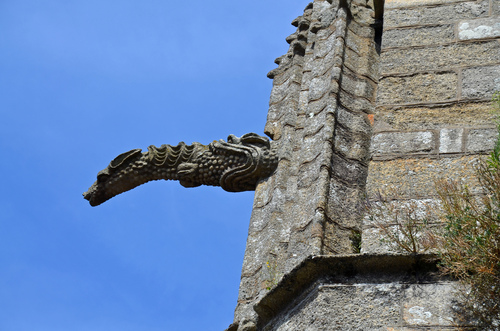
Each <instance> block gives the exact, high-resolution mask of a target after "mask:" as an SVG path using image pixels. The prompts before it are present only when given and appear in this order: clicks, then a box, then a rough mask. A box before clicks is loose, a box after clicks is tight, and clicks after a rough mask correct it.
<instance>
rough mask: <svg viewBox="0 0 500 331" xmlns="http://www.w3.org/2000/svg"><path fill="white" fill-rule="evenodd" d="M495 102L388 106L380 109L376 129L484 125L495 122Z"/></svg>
mask: <svg viewBox="0 0 500 331" xmlns="http://www.w3.org/2000/svg"><path fill="white" fill-rule="evenodd" d="M494 120H495V115H494V114H492V112H491V102H489V101H488V102H477V103H472V102H464V103H453V104H449V105H440V106H434V107H384V106H380V107H378V108H377V113H376V115H375V130H376V128H377V127H379V126H383V127H385V128H386V130H388V129H391V130H400V131H410V130H422V129H428V130H432V129H440V128H442V127H453V126H454V127H457V126H462V125H463V124H464V123H467V126H472V127H474V126H476V127H477V126H483V125H491V124H492V123H494Z"/></svg>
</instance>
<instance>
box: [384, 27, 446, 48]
mask: <svg viewBox="0 0 500 331" xmlns="http://www.w3.org/2000/svg"><path fill="white" fill-rule="evenodd" d="M454 39H455V30H454V26H453V25H451V24H445V25H438V26H425V27H419V28H406V29H390V30H386V31H384V34H383V37H382V46H383V47H384V49H386V48H390V47H410V46H423V45H436V44H443V43H447V42H452V41H454Z"/></svg>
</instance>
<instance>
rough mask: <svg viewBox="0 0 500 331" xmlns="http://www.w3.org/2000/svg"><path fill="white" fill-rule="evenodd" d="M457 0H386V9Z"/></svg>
mask: <svg viewBox="0 0 500 331" xmlns="http://www.w3.org/2000/svg"><path fill="white" fill-rule="evenodd" d="M455 2H457V0H385V5H384V8H385V9H394V8H404V7H418V6H431V5H443V4H447V3H455Z"/></svg>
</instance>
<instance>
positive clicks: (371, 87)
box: [342, 70, 376, 100]
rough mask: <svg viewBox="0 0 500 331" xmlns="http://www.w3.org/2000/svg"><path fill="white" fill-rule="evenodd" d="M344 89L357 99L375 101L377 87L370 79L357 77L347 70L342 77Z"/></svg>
mask: <svg viewBox="0 0 500 331" xmlns="http://www.w3.org/2000/svg"><path fill="white" fill-rule="evenodd" d="M342 89H343V90H345V91H349V93H351V94H352V95H354V96H356V97H362V98H366V99H368V100H374V99H375V91H376V85H375V84H374V83H373V81H371V80H370V79H366V78H361V77H357V76H356V75H355V74H354V73H352V72H349V70H345V71H344V74H343V75H342Z"/></svg>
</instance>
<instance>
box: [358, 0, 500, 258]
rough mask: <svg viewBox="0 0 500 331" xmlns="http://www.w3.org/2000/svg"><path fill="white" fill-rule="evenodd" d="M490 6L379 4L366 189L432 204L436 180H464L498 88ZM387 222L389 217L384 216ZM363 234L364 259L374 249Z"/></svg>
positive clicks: (484, 137)
mask: <svg viewBox="0 0 500 331" xmlns="http://www.w3.org/2000/svg"><path fill="white" fill-rule="evenodd" d="M498 3H499V1H498V0H492V1H489V0H486V1H483V0H480V1H452V0H418V1H409V0H386V2H385V7H384V23H383V34H382V50H381V55H380V76H379V86H378V93H377V106H376V111H375V118H374V129H373V137H372V141H371V163H370V167H369V175H368V184H367V193H368V195H369V196H370V197H371V198H374V199H376V197H377V195H378V194H379V193H380V192H381V193H382V194H386V195H391V196H393V197H395V198H396V199H400V200H408V199H411V200H416V204H418V203H420V202H421V203H420V205H422V206H425V205H428V204H429V203H432V202H431V201H432V199H434V198H435V196H436V192H435V189H434V181H435V180H436V179H439V178H450V179H460V180H463V181H466V182H469V183H474V171H473V164H474V162H475V161H476V160H477V157H478V155H481V154H485V153H487V152H489V151H490V150H491V148H492V147H493V144H494V141H495V139H496V135H497V132H496V129H495V125H494V119H493V115H492V114H491V97H492V94H493V92H494V91H496V90H500V18H499V9H498ZM388 222H390V220H388ZM387 250H388V247H386V246H384V245H381V243H380V233H379V230H378V229H377V228H376V227H374V226H373V224H371V223H369V222H365V225H364V229H363V248H362V251H363V252H365V253H373V252H384V251H387Z"/></svg>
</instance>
